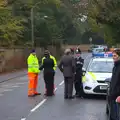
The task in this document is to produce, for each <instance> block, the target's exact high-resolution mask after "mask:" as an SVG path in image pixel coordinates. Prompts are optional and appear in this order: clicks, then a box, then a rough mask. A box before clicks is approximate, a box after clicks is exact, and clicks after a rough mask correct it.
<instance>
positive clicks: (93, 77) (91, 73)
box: [88, 72, 96, 80]
mask: <svg viewBox="0 0 120 120" xmlns="http://www.w3.org/2000/svg"><path fill="white" fill-rule="evenodd" d="M88 74H89V75H90V76H91V77H92V79H93V80H96V76H95V75H94V74H93V72H88Z"/></svg>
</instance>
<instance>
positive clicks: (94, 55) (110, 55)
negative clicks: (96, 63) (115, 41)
mask: <svg viewBox="0 0 120 120" xmlns="http://www.w3.org/2000/svg"><path fill="white" fill-rule="evenodd" d="M92 56H93V57H102V58H107V57H112V56H113V54H112V53H93V54H92Z"/></svg>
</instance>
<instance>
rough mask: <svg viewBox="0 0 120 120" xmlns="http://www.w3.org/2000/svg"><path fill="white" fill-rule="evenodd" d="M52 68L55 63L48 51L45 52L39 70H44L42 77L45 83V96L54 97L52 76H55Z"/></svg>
mask: <svg viewBox="0 0 120 120" xmlns="http://www.w3.org/2000/svg"><path fill="white" fill-rule="evenodd" d="M54 67H55V63H54V60H53V58H51V57H50V54H49V51H48V50H45V53H44V57H43V58H42V65H41V66H40V70H42V69H44V72H43V74H44V75H43V76H44V81H45V88H46V92H45V95H46V96H52V95H54V75H55V71H54Z"/></svg>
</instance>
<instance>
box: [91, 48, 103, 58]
mask: <svg viewBox="0 0 120 120" xmlns="http://www.w3.org/2000/svg"><path fill="white" fill-rule="evenodd" d="M100 53H101V54H103V53H104V48H103V47H100V48H94V49H93V51H92V56H93V57H94V56H96V55H97V54H100Z"/></svg>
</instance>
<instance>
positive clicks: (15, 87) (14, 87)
mask: <svg viewBox="0 0 120 120" xmlns="http://www.w3.org/2000/svg"><path fill="white" fill-rule="evenodd" d="M11 87H12V88H16V87H20V86H17V85H16V86H15V85H14V86H11Z"/></svg>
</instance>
